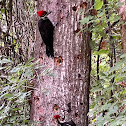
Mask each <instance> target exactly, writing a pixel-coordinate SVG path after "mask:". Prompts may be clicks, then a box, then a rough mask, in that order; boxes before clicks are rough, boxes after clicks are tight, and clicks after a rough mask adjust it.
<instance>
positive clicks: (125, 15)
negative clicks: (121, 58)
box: [119, 0, 126, 53]
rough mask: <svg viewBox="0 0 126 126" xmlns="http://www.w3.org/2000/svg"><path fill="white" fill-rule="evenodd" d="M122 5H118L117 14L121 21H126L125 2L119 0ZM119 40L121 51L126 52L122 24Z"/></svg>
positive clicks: (123, 25)
mask: <svg viewBox="0 0 126 126" xmlns="http://www.w3.org/2000/svg"><path fill="white" fill-rule="evenodd" d="M119 1H120V2H121V3H122V5H121V6H120V7H119V14H120V16H121V20H122V21H124V22H125V21H126V2H125V0H119ZM121 41H122V47H123V52H124V53H126V25H125V24H122V26H121Z"/></svg>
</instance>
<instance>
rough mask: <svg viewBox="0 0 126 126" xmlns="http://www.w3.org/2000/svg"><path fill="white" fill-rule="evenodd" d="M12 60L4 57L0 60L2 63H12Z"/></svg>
mask: <svg viewBox="0 0 126 126" xmlns="http://www.w3.org/2000/svg"><path fill="white" fill-rule="evenodd" d="M10 62H12V61H10V60H8V59H2V60H0V63H10Z"/></svg>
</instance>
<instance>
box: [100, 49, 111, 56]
mask: <svg viewBox="0 0 126 126" xmlns="http://www.w3.org/2000/svg"><path fill="white" fill-rule="evenodd" d="M108 53H109V50H104V49H100V51H99V55H101V54H108Z"/></svg>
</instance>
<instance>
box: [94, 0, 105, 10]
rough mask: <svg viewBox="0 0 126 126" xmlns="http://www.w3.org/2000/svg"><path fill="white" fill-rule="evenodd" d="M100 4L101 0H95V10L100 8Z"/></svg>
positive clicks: (101, 4)
mask: <svg viewBox="0 0 126 126" xmlns="http://www.w3.org/2000/svg"><path fill="white" fill-rule="evenodd" d="M102 6H103V0H95V5H94V7H95V9H96V10H99V9H101V8H102Z"/></svg>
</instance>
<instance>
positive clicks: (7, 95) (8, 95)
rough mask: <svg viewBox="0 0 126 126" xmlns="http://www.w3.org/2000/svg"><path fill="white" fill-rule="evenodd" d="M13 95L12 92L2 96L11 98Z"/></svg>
mask: <svg viewBox="0 0 126 126" xmlns="http://www.w3.org/2000/svg"><path fill="white" fill-rule="evenodd" d="M12 97H13V94H5V95H4V98H12Z"/></svg>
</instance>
